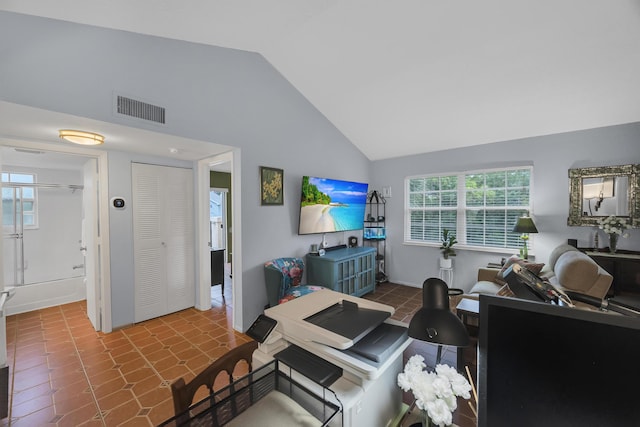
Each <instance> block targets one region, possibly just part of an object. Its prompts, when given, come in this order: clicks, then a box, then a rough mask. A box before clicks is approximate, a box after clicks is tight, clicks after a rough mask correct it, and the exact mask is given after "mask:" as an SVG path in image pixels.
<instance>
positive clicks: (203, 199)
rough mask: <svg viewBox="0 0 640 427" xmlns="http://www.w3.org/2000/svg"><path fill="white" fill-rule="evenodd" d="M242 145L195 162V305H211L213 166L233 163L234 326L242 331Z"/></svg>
mask: <svg viewBox="0 0 640 427" xmlns="http://www.w3.org/2000/svg"><path fill="white" fill-rule="evenodd" d="M240 153H241V151H240V149H239V148H233V149H232V150H230V151H227V152H225V153H221V154H218V155H215V156H211V157H207V158H205V159H202V160H199V161H198V163H197V166H196V192H195V193H194V194H195V203H196V215H197V218H196V250H197V254H198V255H197V257H198V260H197V266H198V267H197V268H198V274H197V277H198V279H197V283H198V289H197V292H196V308H197V309H198V310H209V309H210V308H211V252H210V249H209V237H208V235H209V189H210V188H211V187H210V186H211V178H210V176H211V174H210V172H211V168H212V167H214V166H215V165H219V164H223V163H230V164H231V223H232V224H233V229H232V230H230V231H231V242H232V243H231V244H232V247H233V259H232V262H231V276H232V277H233V281H232V283H233V286H232V290H231V294H232V298H233V323H232V326H233V329H235V330H237V331H242V227H241V226H240V225H241V218H242V200H241V199H242V197H240V195H241V194H242V179H241V178H242V174H241V171H240Z"/></svg>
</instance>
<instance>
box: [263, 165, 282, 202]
mask: <svg viewBox="0 0 640 427" xmlns="http://www.w3.org/2000/svg"><path fill="white" fill-rule="evenodd" d="M283 190H284V171H283V170H282V169H276V168H270V167H266V166H260V204H261V205H262V206H268V205H283V204H284V195H283V193H284V191H283Z"/></svg>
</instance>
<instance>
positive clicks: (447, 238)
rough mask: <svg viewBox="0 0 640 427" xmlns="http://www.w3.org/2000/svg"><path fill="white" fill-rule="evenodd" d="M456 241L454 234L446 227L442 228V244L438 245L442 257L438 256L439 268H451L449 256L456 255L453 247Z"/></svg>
mask: <svg viewBox="0 0 640 427" xmlns="http://www.w3.org/2000/svg"><path fill="white" fill-rule="evenodd" d="M456 243H458V241H457V240H456V236H455V234H453V233H450V232H449V230H447V229H446V228H445V229H444V230H442V245H441V246H440V252H442V258H440V268H451V258H449V257H452V256H456V251H455V249H453V245H455V244H456Z"/></svg>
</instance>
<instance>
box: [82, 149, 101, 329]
mask: <svg viewBox="0 0 640 427" xmlns="http://www.w3.org/2000/svg"><path fill="white" fill-rule="evenodd" d="M80 251H81V252H83V255H84V273H85V283H86V287H87V316H88V317H89V320H90V321H91V324H92V325H93V327H94V328H95V330H96V331H100V330H102V316H101V313H100V304H101V301H100V275H99V274H98V268H97V262H96V260H98V259H99V258H100V244H99V238H98V162H97V160H96V159H89V160H87V162H86V163H85V164H84V190H83V192H82V240H81V241H80Z"/></svg>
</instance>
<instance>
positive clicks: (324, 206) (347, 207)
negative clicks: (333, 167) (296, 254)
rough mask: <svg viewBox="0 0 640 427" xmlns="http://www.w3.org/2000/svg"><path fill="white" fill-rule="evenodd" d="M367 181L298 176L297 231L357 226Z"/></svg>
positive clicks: (361, 217)
mask: <svg viewBox="0 0 640 427" xmlns="http://www.w3.org/2000/svg"><path fill="white" fill-rule="evenodd" d="M368 189H369V184H366V183H361V182H352V181H340V180H337V179H329V178H318V177H313V176H303V177H302V191H301V193H302V194H301V198H300V223H299V226H298V234H316V233H333V232H337V231H349V230H361V229H362V228H363V227H364V211H365V205H366V203H367V190H368Z"/></svg>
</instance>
